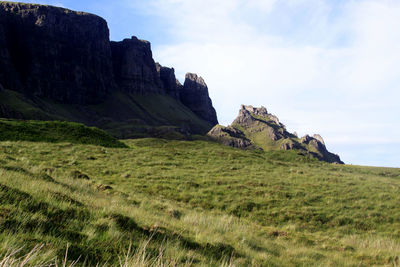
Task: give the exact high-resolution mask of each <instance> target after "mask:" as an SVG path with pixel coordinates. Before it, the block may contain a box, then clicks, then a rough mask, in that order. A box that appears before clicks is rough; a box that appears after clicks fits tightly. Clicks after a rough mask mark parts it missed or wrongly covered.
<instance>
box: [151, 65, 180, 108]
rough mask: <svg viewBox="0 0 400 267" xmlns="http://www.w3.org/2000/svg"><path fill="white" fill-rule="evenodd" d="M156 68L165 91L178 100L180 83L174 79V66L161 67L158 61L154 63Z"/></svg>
mask: <svg viewBox="0 0 400 267" xmlns="http://www.w3.org/2000/svg"><path fill="white" fill-rule="evenodd" d="M156 68H157V72H158V74H159V77H160V79H161V82H162V86H163V89H164V91H165V93H166V94H167V95H169V96H171V97H173V98H175V99H178V100H179V99H180V96H179V91H180V90H182V84H181V83H180V82H179V81H178V80H177V79H176V76H175V70H174V68H168V67H163V66H161V65H160V64H159V63H156Z"/></svg>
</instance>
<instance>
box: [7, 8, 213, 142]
mask: <svg viewBox="0 0 400 267" xmlns="http://www.w3.org/2000/svg"><path fill="white" fill-rule="evenodd" d="M189 76H190V77H192V75H189ZM196 80H199V78H196ZM201 84H204V81H202V83H201ZM0 85H2V86H0V117H6V118H20V119H40V120H53V119H54V120H69V121H77V122H82V123H85V124H87V125H94V126H98V127H100V128H103V129H105V130H108V131H109V132H111V133H112V134H114V135H116V136H118V137H134V136H143V135H149V134H150V135H158V133H159V132H162V133H165V132H167V133H173V132H176V133H180V134H184V135H186V134H188V133H191V134H193V133H194V134H205V133H207V132H208V130H210V129H211V128H212V126H213V125H215V124H216V123H217V118H216V115H215V110H214V108H213V107H212V104H211V100H210V99H209V97H208V88H207V87H206V86H203V87H201V88H200V89H201V90H198V91H196V90H194V88H197V87H195V86H196V84H195V83H192V84H189V83H188V85H187V86H186V87H185V86H182V85H181V84H180V83H179V82H178V81H177V79H176V77H175V73H174V69H173V68H167V67H162V66H161V65H158V64H157V65H156V63H155V61H154V59H153V56H152V51H151V45H150V43H149V42H148V41H143V40H139V39H138V38H136V37H132V38H131V39H125V40H123V41H121V42H110V40H109V30H108V27H107V22H106V21H105V20H104V19H102V18H100V17H98V16H96V15H92V14H88V13H84V12H76V11H71V10H68V9H64V8H58V7H51V6H44V5H37V4H22V3H12V2H0ZM2 87H4V89H2ZM191 93H193V96H191V95H190V94H191ZM181 96H182V97H181ZM210 114H211V115H210Z"/></svg>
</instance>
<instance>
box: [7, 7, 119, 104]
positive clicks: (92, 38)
mask: <svg viewBox="0 0 400 267" xmlns="http://www.w3.org/2000/svg"><path fill="white" fill-rule="evenodd" d="M0 83H2V84H3V86H4V87H5V88H7V89H11V90H17V91H19V92H23V93H25V94H28V95H34V96H39V97H47V98H51V99H55V100H58V101H60V102H63V103H78V104H87V103H97V102H99V101H101V100H102V99H104V97H105V96H106V94H107V92H108V90H110V89H113V88H114V80H113V72H112V62H111V49H110V43H109V30H108V27H107V23H106V21H105V20H104V19H102V18H100V17H98V16H95V15H91V14H88V13H83V12H74V11H71V10H68V9H63V8H57V7H51V6H42V5H34V4H19V3H11V2H1V3H0Z"/></svg>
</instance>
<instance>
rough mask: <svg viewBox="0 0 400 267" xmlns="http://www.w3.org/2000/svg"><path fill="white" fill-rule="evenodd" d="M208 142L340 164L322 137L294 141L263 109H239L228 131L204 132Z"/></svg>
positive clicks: (275, 118) (272, 116)
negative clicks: (291, 152)
mask: <svg viewBox="0 0 400 267" xmlns="http://www.w3.org/2000/svg"><path fill="white" fill-rule="evenodd" d="M208 136H210V137H211V138H213V139H215V140H217V141H219V142H221V143H223V144H225V145H229V146H232V147H238V148H243V149H257V148H258V149H264V150H293V149H294V150H298V151H299V153H301V154H304V155H311V156H312V157H315V158H318V159H320V160H323V161H326V162H330V163H340V164H342V163H343V162H342V161H341V160H340V157H339V156H338V155H336V154H333V153H330V152H329V151H328V150H327V149H326V146H325V142H324V140H323V139H322V137H321V136H320V135H318V134H315V135H314V136H313V137H311V136H308V135H306V136H304V137H302V138H298V137H297V135H296V134H292V133H289V132H288V131H287V130H286V127H285V125H283V124H282V123H281V122H279V119H278V117H276V116H275V115H273V114H270V113H268V111H267V109H266V108H265V107H261V108H255V107H252V106H245V105H242V106H241V108H240V110H239V115H238V116H237V118H236V119H235V120H234V121H233V123H232V125H230V126H228V127H224V126H220V125H217V126H215V127H214V128H213V129H211V131H209V132H208Z"/></svg>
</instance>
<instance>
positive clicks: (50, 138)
mask: <svg viewBox="0 0 400 267" xmlns="http://www.w3.org/2000/svg"><path fill="white" fill-rule="evenodd" d="M0 141H32V142H50V143H60V142H63V143H65V142H70V143H73V144H87V145H99V146H104V147H120V148H121V147H126V146H125V145H124V144H123V143H122V142H120V141H118V140H117V139H115V138H114V137H112V136H110V135H108V134H107V133H105V132H104V131H102V130H100V129H98V128H95V127H86V126H84V125H83V124H79V123H74V122H57V121H21V120H6V119H0Z"/></svg>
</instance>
